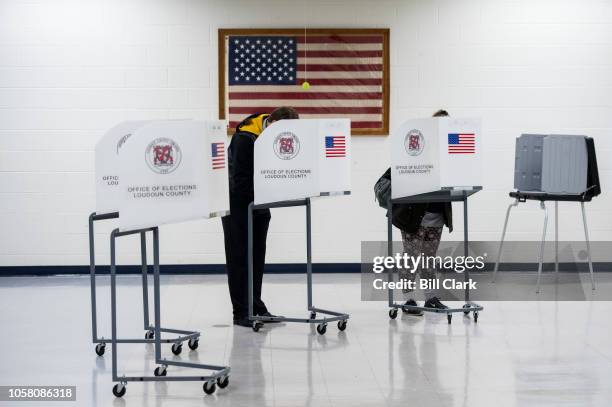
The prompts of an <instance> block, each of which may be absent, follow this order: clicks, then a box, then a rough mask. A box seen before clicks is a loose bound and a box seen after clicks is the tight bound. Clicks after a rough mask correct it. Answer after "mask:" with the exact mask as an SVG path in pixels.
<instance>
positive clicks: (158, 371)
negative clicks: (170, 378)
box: [153, 366, 168, 376]
mask: <svg viewBox="0 0 612 407" xmlns="http://www.w3.org/2000/svg"><path fill="white" fill-rule="evenodd" d="M153 374H154V375H155V376H166V375H167V374H168V370H167V369H166V367H165V366H157V367H156V368H155V370H154V371H153Z"/></svg>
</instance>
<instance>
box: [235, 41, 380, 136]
mask: <svg viewBox="0 0 612 407" xmlns="http://www.w3.org/2000/svg"><path fill="white" fill-rule="evenodd" d="M226 38H227V45H226V50H227V64H226V65H225V66H226V67H227V71H226V75H227V77H226V81H227V82H226V83H227V85H226V88H225V109H226V111H225V114H226V116H225V117H226V118H229V124H230V128H234V127H235V126H236V125H237V124H238V123H240V122H241V121H242V120H243V119H244V118H245V117H246V116H247V115H249V114H253V113H267V112H270V111H271V110H272V109H274V108H276V107H278V106H291V107H294V108H295V109H296V110H297V111H298V113H299V114H300V117H301V118H325V117H334V118H336V117H348V118H350V119H351V127H352V130H357V131H358V132H359V131H362V132H364V131H365V132H367V131H370V132H374V131H376V130H380V129H383V128H385V126H384V124H385V123H384V120H385V117H384V114H383V113H384V112H383V108H384V104H383V102H384V98H385V97H384V92H383V80H384V76H383V75H384V68H385V67H384V60H385V58H384V56H383V52H384V50H383V46H384V43H385V42H384V41H385V39H384V38H385V37H384V35H383V34H372V33H364V34H308V35H307V36H304V35H303V34H302V35H229V36H227V37H226ZM304 81H307V82H308V83H309V84H310V89H308V90H305V89H303V88H302V84H303V83H304Z"/></svg>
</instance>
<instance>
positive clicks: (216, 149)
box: [211, 142, 225, 170]
mask: <svg viewBox="0 0 612 407" xmlns="http://www.w3.org/2000/svg"><path fill="white" fill-rule="evenodd" d="M211 148H212V154H211V156H212V169H213V170H218V169H221V168H225V143H223V142H220V143H211Z"/></svg>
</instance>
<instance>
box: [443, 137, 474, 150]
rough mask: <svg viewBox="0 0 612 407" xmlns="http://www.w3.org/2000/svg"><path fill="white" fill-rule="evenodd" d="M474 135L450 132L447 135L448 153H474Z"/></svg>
mask: <svg viewBox="0 0 612 407" xmlns="http://www.w3.org/2000/svg"><path fill="white" fill-rule="evenodd" d="M475 152H476V135H475V134H473V133H451V134H449V135H448V153H449V154H474V153H475Z"/></svg>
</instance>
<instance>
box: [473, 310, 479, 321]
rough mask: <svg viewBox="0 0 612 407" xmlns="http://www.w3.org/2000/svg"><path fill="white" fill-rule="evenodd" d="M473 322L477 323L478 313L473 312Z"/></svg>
mask: <svg viewBox="0 0 612 407" xmlns="http://www.w3.org/2000/svg"><path fill="white" fill-rule="evenodd" d="M474 322H478V311H474Z"/></svg>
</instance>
